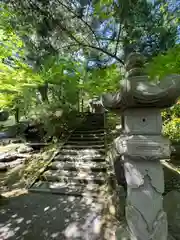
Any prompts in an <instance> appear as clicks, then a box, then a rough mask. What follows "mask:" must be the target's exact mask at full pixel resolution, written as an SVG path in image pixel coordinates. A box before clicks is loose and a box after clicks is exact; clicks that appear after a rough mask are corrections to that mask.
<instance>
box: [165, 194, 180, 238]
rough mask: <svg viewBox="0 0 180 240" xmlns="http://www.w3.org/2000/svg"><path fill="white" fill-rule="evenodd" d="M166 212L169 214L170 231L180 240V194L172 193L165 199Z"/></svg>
mask: <svg viewBox="0 0 180 240" xmlns="http://www.w3.org/2000/svg"><path fill="white" fill-rule="evenodd" d="M164 210H165V211H166V213H167V218H168V225H169V231H170V233H171V234H172V235H173V237H174V238H175V239H177V240H179V239H180V192H178V191H175V190H173V191H171V192H169V193H167V195H166V196H165V197H164Z"/></svg>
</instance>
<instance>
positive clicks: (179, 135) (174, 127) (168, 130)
mask: <svg viewBox="0 0 180 240" xmlns="http://www.w3.org/2000/svg"><path fill="white" fill-rule="evenodd" d="M163 133H164V135H165V136H167V137H168V138H169V139H170V140H171V141H172V142H179V141H180V118H173V119H172V120H171V121H169V122H167V123H166V124H165V125H164V126H163Z"/></svg>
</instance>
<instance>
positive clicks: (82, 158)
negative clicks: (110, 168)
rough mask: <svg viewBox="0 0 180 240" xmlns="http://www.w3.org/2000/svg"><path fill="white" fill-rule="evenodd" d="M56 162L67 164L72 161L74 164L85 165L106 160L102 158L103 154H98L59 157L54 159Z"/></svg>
mask: <svg viewBox="0 0 180 240" xmlns="http://www.w3.org/2000/svg"><path fill="white" fill-rule="evenodd" d="M54 161H61V162H62V161H64V162H67V161H72V162H73V163H74V162H80V161H83V162H84V163H86V162H88V161H91V162H103V161H104V158H103V157H102V155H101V154H96V155H92V156H91V155H79V156H78V155H76V156H74V155H67V154H65V155H62V154H60V155H57V156H56V157H54Z"/></svg>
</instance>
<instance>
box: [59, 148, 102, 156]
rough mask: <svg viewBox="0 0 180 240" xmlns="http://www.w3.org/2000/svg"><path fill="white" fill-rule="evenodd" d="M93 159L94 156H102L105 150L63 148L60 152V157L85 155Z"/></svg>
mask: <svg viewBox="0 0 180 240" xmlns="http://www.w3.org/2000/svg"><path fill="white" fill-rule="evenodd" d="M87 154H89V156H92V157H94V156H95V155H101V156H104V154H105V149H101V150H99V149H87V148H85V149H69V148H66V149H65V148H63V149H62V150H61V155H71V156H82V155H87Z"/></svg>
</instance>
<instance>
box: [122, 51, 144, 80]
mask: <svg viewBox="0 0 180 240" xmlns="http://www.w3.org/2000/svg"><path fill="white" fill-rule="evenodd" d="M144 63H145V60H144V58H143V56H142V55H141V54H140V53H137V52H134V53H131V54H129V55H128V57H127V58H126V61H125V70H126V71H127V77H131V76H141V75H144Z"/></svg>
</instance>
